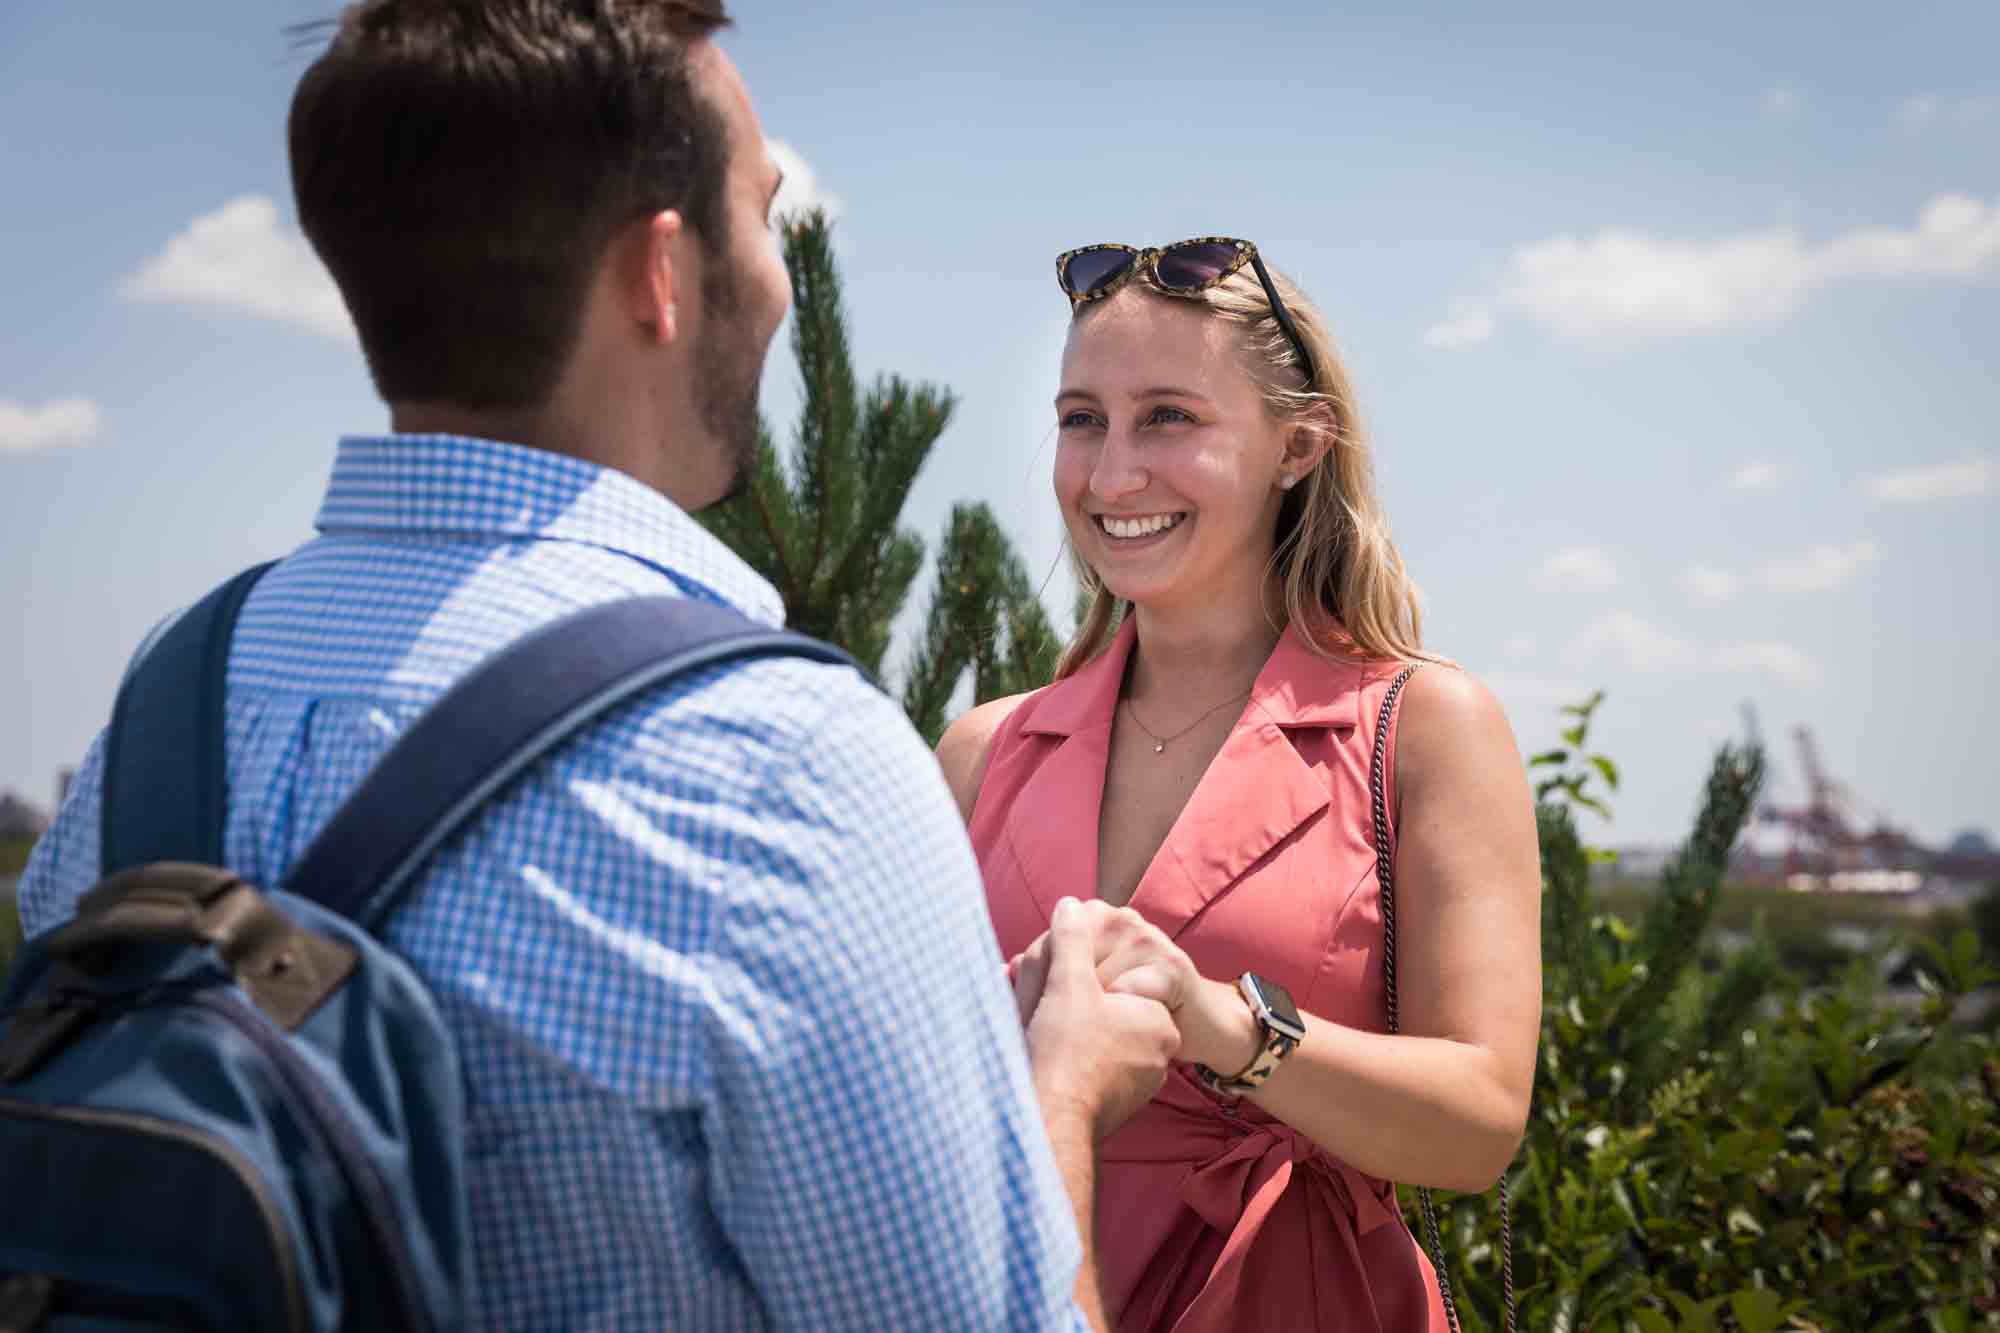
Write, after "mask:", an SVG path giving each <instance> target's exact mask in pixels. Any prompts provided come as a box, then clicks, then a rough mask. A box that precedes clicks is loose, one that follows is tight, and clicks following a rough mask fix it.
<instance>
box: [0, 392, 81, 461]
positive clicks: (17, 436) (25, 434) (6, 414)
mask: <svg viewBox="0 0 2000 1333" xmlns="http://www.w3.org/2000/svg"><path fill="white" fill-rule="evenodd" d="M102 424H103V417H102V414H100V413H99V412H98V410H97V404H95V403H93V402H91V401H90V400H89V399H88V398H58V399H56V400H55V401H53V402H49V403H44V404H42V405H41V406H40V407H29V406H28V405H27V404H26V403H17V402H15V401H14V400H13V399H11V398H0V454H27V453H33V452H34V451H36V450H37V449H61V448H65V447H70V446H74V445H79V444H88V443H89V442H90V440H91V438H92V437H93V436H95V435H96V434H97V430H98V427H99V426H100V425H102Z"/></svg>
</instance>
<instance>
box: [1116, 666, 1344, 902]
mask: <svg viewBox="0 0 2000 1333" xmlns="http://www.w3.org/2000/svg"><path fill="white" fill-rule="evenodd" d="M1359 679H1360V668H1359V665H1358V664H1349V663H1348V662H1346V661H1344V660H1330V659H1328V658H1325V657H1322V656H1320V655H1319V654H1317V653H1315V652H1313V651H1312V649H1311V648H1309V647H1308V646H1307V645H1306V643H1305V641H1304V640H1303V639H1302V638H1301V637H1300V635H1299V634H1298V631H1297V630H1296V629H1295V628H1293V627H1289V626H1288V627H1287V628H1286V630H1285V632H1284V633H1283V634H1282V635H1280V636H1279V639H1278V644H1277V647H1276V648H1275V649H1273V650H1272V653H1271V657H1270V659H1269V660H1268V661H1267V662H1266V663H1265V664H1264V669H1263V671H1261V672H1260V673H1258V676H1257V683H1256V684H1255V685H1254V686H1252V688H1251V691H1250V701H1249V703H1248V704H1247V705H1245V707H1244V710H1243V715H1242V717H1241V718H1240V719H1238V721H1237V723H1236V726H1235V728H1234V729H1232V730H1231V731H1230V733H1229V737H1228V739H1227V740H1225V741H1224V742H1223V744H1222V749H1221V750H1220V751H1218V752H1217V754H1216V756H1215V758H1214V760H1212V761H1211V762H1210V764H1209V766H1208V769H1207V771H1206V772H1204V773H1203V774H1202V777H1201V781H1200V783H1198V784H1197V785H1196V787H1195V789H1194V794H1193V795H1192V796H1190V797H1189V798H1188V803H1187V806H1186V807H1185V808H1184V809H1183V810H1182V811H1181V814H1180V818H1179V819H1178V820H1176V821H1175V822H1174V826H1173V828H1172V829H1170V830H1169V831H1168V833H1167V838H1166V842H1165V843H1164V844H1162V845H1161V847H1160V850H1159V853H1158V854H1157V855H1156V856H1155V857H1154V858H1153V862H1152V864H1151V865H1150V866H1148V867H1147V870H1146V873H1145V875H1144V876H1143V877H1142V878H1141V879H1140V881H1139V887H1138V888H1137V889H1136V890H1135V891H1134V892H1133V895H1132V905H1133V906H1134V907H1136V908H1139V909H1140V910H1141V911H1143V912H1144V913H1145V914H1146V916H1147V917H1148V918H1149V919H1150V920H1152V921H1153V922H1154V924H1156V925H1158V926H1159V927H1160V928H1161V929H1162V930H1164V931H1166V932H1167V934H1168V935H1170V936H1176V937H1177V936H1179V935H1180V933H1181V932H1182V931H1183V930H1185V929H1186V928H1187V926H1188V924H1189V923H1190V922H1192V921H1193V920H1194V919H1195V917H1196V916H1198V915H1199V914H1200V913H1201V912H1202V911H1203V909H1205V908H1206V907H1207V906H1208V905H1209V904H1210V903H1211V902H1213V901H1215V899H1217V898H1219V897H1221V896H1222V895H1223V894H1225V893H1227V892H1228V891H1229V890H1230V889H1231V888H1233V887H1234V886H1235V885H1236V884H1237V883H1238V882H1239V881H1240V880H1241V879H1242V878H1243V876H1244V873H1245V872H1246V871H1248V870H1249V869H1250V868H1251V867H1252V866H1254V865H1256V864H1257V863H1258V862H1259V861H1261V860H1263V859H1264V857H1265V856H1266V855H1267V854H1268V853H1269V852H1270V851H1271V850H1272V849H1273V848H1274V847H1276V846H1277V845H1278V844H1279V843H1281V842H1283V841H1284V840H1285V839H1287V838H1289V837H1290V836H1291V835H1292V834H1293V833H1294V832H1295V831H1297V830H1298V829H1299V828H1300V827H1302V826H1303V825H1304V824H1306V823H1307V821H1309V820H1311V819H1312V818H1313V817H1314V816H1316V815H1318V814H1319V813H1320V811H1322V810H1324V809H1326V807H1327V805H1328V804H1329V799H1330V798H1329V796H1328V788H1327V784H1326V781H1325V779H1324V778H1322V777H1321V776H1320V775H1319V774H1317V773H1315V772H1314V771H1313V768H1312V766H1311V765H1310V764H1308V763H1307V762H1306V761H1305V759H1304V758H1302V757H1301V756H1300V754H1299V750H1298V746H1297V745H1296V744H1295V743H1294V740H1293V737H1292V734H1291V733H1293V732H1295V731H1299V730H1302V729H1308V728H1347V729H1350V730H1351V729H1352V728H1353V726H1354V724H1355V717H1356V714H1355V709H1356V707H1357V704H1356V693H1355V688H1354V687H1355V685H1356V684H1357V683H1358V681H1359ZM1100 790H1101V787H1100Z"/></svg>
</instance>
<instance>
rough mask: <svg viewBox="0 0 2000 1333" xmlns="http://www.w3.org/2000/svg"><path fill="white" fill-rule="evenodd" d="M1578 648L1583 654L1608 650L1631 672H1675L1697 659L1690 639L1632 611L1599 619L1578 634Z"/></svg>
mask: <svg viewBox="0 0 2000 1333" xmlns="http://www.w3.org/2000/svg"><path fill="white" fill-rule="evenodd" d="M1574 650H1575V652H1576V653H1577V654H1578V655H1579V656H1582V657H1596V656H1600V655H1603V654H1606V653H1608V654H1610V655H1611V656H1612V657H1614V658H1615V659H1616V660H1617V662H1618V664H1619V665H1620V666H1621V667H1624V668H1625V669H1627V670H1630V671H1671V670H1677V669H1679V668H1682V667H1686V666H1689V665H1691V664H1692V663H1693V662H1694V661H1695V660H1696V659H1695V655H1694V650H1693V648H1692V647H1691V646H1690V645H1689V644H1688V643H1687V641H1686V640H1684V639H1680V638H1677V637H1676V636H1675V635H1673V634H1672V633H1670V632H1669V631H1667V630H1664V629H1661V628H1660V627H1659V626H1657V625H1655V624H1653V623H1652V622H1650V621H1647V620H1643V619H1641V618H1640V617H1639V616H1637V615H1634V614H1633V613H1632V612H1630V611H1613V612H1611V613H1610V614H1609V615H1607V616H1604V617H1603V618H1602V619H1600V620H1598V621H1596V622H1595V623H1594V624H1592V625H1591V626H1590V627H1589V628H1588V629H1586V630H1584V632H1583V633H1582V634H1580V635H1578V636H1577V640H1576V643H1575V645H1574Z"/></svg>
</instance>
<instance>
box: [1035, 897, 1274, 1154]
mask: <svg viewBox="0 0 2000 1333" xmlns="http://www.w3.org/2000/svg"><path fill="white" fill-rule="evenodd" d="M1007 975H1008V977H1009V978H1010V979H1011V980H1012V982H1013V986H1014V1002H1015V1004H1016V1006H1017V1007H1018V1008H1019V1010H1020V1014H1021V1022H1022V1024H1023V1026H1024V1027H1025V1028H1026V1030H1027V1043H1028V1059H1029V1063H1030V1064H1031V1065H1032V1066H1033V1068H1034V1071H1035V1082H1036V1085H1037V1087H1038V1089H1039V1090H1040V1091H1041V1094H1042V1095H1043V1097H1044V1098H1050V1097H1054V1098H1057V1099H1059V1100H1066V1101H1069V1102H1070V1103H1071V1104H1072V1105H1074V1106H1075V1107H1076V1108H1077V1109H1079V1110H1083V1111H1085V1112H1087V1113H1088V1114H1089V1115H1090V1116H1091V1119H1092V1123H1093V1125H1094V1126H1095V1128H1096V1132H1097V1136H1098V1137H1099V1138H1102V1137H1103V1136H1104V1135H1106V1134H1109V1133H1110V1132H1111V1131H1112V1130H1114V1129H1116V1128H1117V1127H1118V1126H1119V1125H1121V1124H1123V1123H1124V1122H1125V1121H1126V1120H1127V1119H1128V1118H1130V1117H1131V1116H1132V1115H1133V1114H1134V1113H1135V1112H1137V1111H1138V1109H1139V1108H1140V1107H1142V1106H1144V1105H1145V1104H1146V1103H1147V1102H1148V1101H1149V1100H1151V1098H1152V1096H1153V1094H1154V1093H1156V1092H1158V1091H1159V1090H1160V1086H1161V1085H1162V1084H1163V1083H1164V1082H1165V1081H1166V1077H1167V1069H1168V1065H1169V1064H1170V1063H1171V1061H1173V1060H1174V1059H1175V1058H1176V1057H1178V1058H1179V1059H1182V1060H1187V1061H1198V1062H1200V1063H1202V1064H1207V1065H1211V1066H1212V1067H1214V1068H1218V1069H1224V1070H1230V1071H1233V1070H1235V1069H1238V1068H1240V1067H1241V1066H1243V1065H1245V1064H1247V1063H1249V1061H1250V1059H1251V1058H1252V1057H1253V1056H1254V1055H1255V1053H1256V1049H1257V1031H1256V1024H1255V1021H1254V1020H1253V1019H1252V1018H1251V1017H1250V1011H1249V1009H1248V1007H1247V1006H1245V1005H1244V1003H1243V1001H1242V999H1241V997H1239V996H1238V995H1237V994H1236V991H1235V988H1234V987H1233V986H1230V985H1227V984H1224V983H1221V982H1216V981H1211V980H1209V979H1207V978H1205V977H1203V976H1202V975H1201V973H1200V972H1198V971H1196V970H1195V966H1194V963H1193V961H1192V960H1190V959H1189V958H1188V956H1187V954H1186V952H1185V951H1183V950H1182V949H1181V948H1180V947H1179V946H1178V945H1176V944H1175V943H1174V942H1173V941H1172V940H1171V939H1169V938H1167V935H1166V933H1165V932H1164V931H1162V930H1161V929H1160V928H1159V927H1157V926H1155V925H1153V924H1152V923H1151V922H1149V921H1147V920H1146V919H1145V918H1144V917H1142V916H1140V915H1139V914H1138V913H1137V912H1135V911H1133V910H1132V909H1131V908H1129V907H1113V906H1111V905H1110V904H1108V903H1105V902H1102V901H1099V900H1095V899H1093V900H1091V901H1088V902H1081V901H1078V900H1077V899H1074V898H1064V899H1062V900H1061V901H1060V902H1058V903H1057V904H1056V909H1055V912H1054V914H1053V915H1052V916H1051V918H1050V923H1049V929H1048V930H1047V931H1045V932H1044V933H1043V934H1042V935H1041V937H1040V938H1039V939H1037V940H1036V941H1035V942H1034V943H1033V944H1031V945H1029V946H1028V947H1027V948H1026V949H1024V950H1023V951H1021V952H1020V953H1018V954H1016V955H1015V956H1014V957H1013V958H1012V959H1010V960H1009V961H1008V963H1007Z"/></svg>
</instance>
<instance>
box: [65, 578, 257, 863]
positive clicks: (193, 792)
mask: <svg viewBox="0 0 2000 1333" xmlns="http://www.w3.org/2000/svg"><path fill="white" fill-rule="evenodd" d="M271 563H275V562H270V563H266V564H262V565H257V566H255V567H253V568H250V569H246V570H244V571H243V572H242V573H241V574H238V575H237V576H236V577H235V578H233V579H231V580H229V582H227V583H225V584H223V585H222V586H221V587H219V588H217V589H216V590H215V591H214V592H211V593H210V594H209V595H208V596H206V597H204V598H203V599H202V600H201V601H199V602H197V603H196V604H195V605H194V606H193V607H192V608H190V609H189V610H188V611H187V612H186V613H185V614H184V615H182V616H181V617H180V619H179V620H177V621H175V622H174V623H173V624H172V625H171V626H170V627H169V628H168V629H167V630H166V631H165V632H164V633H163V634H162V635H160V637H159V639H158V641H157V642H156V643H155V644H154V646H153V647H152V649H151V650H150V651H147V650H145V649H143V648H142V649H141V650H140V651H141V653H142V656H141V657H140V659H139V660H138V661H136V662H134V663H133V665H132V668H131V669H130V670H129V671H128V672H127V673H126V675H125V682H124V684H122V685H121V686H119V688H118V701H117V702H116V703H115V704H113V705H112V709H111V727H110V729H109V731H108V732H107V733H106V734H105V740H104V779H103V786H102V788H101V790H100V794H99V798H98V806H99V810H100V814H101V817H102V823H101V826H100V827H101V832H100V834H99V839H100V841H99V856H100V859H101V862H102V864H101V866H100V868H99V872H98V873H99V875H100V876H109V875H112V874H115V873H117V872H118V871H120V870H127V869H130V868H131V867H133V866H139V865H145V864H147V863H148V862H151V861H194V862H197V863H200V864H203V865H217V864H220V862H221V860H222V825H223V818H224V815H225V813H226V811H227V809H228V770H227V767H226V760H225V756H224V753H223V748H222V738H223V722H224V718H223V711H222V698H223V686H224V683H225V681H226V679H227V677H228V673H229V636H230V634H231V632H232V631H233V630H234V629H235V628H236V616H237V613H238V612H240V611H241V610H242V609H243V603H244V601H245V600H246V599H248V597H249V596H250V590H251V589H252V588H253V587H255V586H256V585H257V580H258V579H261V578H262V577H264V575H265V573H266V572H267V571H268V570H269V569H270V568H271Z"/></svg>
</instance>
